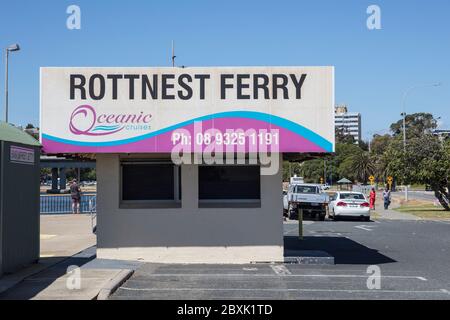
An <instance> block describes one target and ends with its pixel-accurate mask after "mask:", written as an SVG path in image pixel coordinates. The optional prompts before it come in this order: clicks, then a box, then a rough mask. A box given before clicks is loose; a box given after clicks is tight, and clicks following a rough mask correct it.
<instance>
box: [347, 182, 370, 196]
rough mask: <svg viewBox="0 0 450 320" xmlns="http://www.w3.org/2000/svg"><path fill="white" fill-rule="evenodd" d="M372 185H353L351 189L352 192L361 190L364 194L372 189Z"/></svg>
mask: <svg viewBox="0 0 450 320" xmlns="http://www.w3.org/2000/svg"><path fill="white" fill-rule="evenodd" d="M372 187H373V186H362V185H356V184H355V185H353V187H352V191H353V192H361V193H364V194H369V193H370V190H371V189H372Z"/></svg>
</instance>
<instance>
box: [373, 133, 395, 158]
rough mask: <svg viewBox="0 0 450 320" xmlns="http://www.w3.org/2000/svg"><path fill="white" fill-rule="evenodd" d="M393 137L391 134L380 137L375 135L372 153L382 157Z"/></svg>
mask: <svg viewBox="0 0 450 320" xmlns="http://www.w3.org/2000/svg"><path fill="white" fill-rule="evenodd" d="M391 140H392V136H391V135H389V134H385V135H379V134H375V135H374V136H373V138H372V140H371V141H370V151H371V152H372V153H373V154H376V155H382V154H383V153H384V152H385V151H386V149H387V147H388V146H389V144H390V143H391Z"/></svg>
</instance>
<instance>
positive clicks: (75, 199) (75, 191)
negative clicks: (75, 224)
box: [70, 179, 81, 214]
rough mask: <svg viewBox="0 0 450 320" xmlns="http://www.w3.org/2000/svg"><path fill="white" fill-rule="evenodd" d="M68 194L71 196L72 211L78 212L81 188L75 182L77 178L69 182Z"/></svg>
mask: <svg viewBox="0 0 450 320" xmlns="http://www.w3.org/2000/svg"><path fill="white" fill-rule="evenodd" d="M70 195H71V197H72V213H73V214H79V213H80V202H81V189H80V186H79V185H78V183H77V179H73V180H72V183H71V184H70Z"/></svg>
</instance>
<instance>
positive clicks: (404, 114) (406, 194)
mask: <svg viewBox="0 0 450 320" xmlns="http://www.w3.org/2000/svg"><path fill="white" fill-rule="evenodd" d="M441 85H442V83H440V82H438V83H432V84H423V85H418V86H412V87H410V88H408V89H407V90H405V92H404V93H403V99H402V113H401V116H402V117H403V152H404V153H405V154H406V108H405V107H406V98H407V97H408V94H409V93H410V92H411V91H413V90H414V89H417V88H423V87H439V86H441ZM405 201H408V186H407V185H406V184H405Z"/></svg>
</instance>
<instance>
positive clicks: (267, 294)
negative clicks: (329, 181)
mask: <svg viewBox="0 0 450 320" xmlns="http://www.w3.org/2000/svg"><path fill="white" fill-rule="evenodd" d="M304 227H305V233H304V234H305V238H304V240H303V241H299V240H298V223H297V222H286V223H285V224H284V242H285V256H289V255H295V254H296V252H298V250H323V251H326V252H328V253H329V254H330V255H332V256H333V257H334V259H335V265H299V264H249V265H163V264H143V265H142V266H141V267H140V268H138V269H137V270H136V272H135V273H134V275H133V276H132V277H131V278H130V279H129V280H128V281H127V282H125V283H124V284H123V285H122V286H121V287H120V288H119V289H118V290H117V291H116V292H115V294H114V295H113V296H111V299H450V274H449V272H448V270H449V267H450V254H449V250H450V232H449V231H450V222H446V221H421V220H420V221H408V220H402V221H391V220H379V221H372V222H361V221H339V222H334V221H324V222H312V221H307V222H305V225H304ZM249 232H257V230H252V231H249ZM431 261H432V263H431ZM373 265H376V266H378V267H379V268H380V271H381V275H380V278H379V279H380V282H379V283H380V287H379V289H369V288H368V286H367V282H368V277H369V276H370V275H371V274H368V273H367V270H368V267H369V266H373Z"/></svg>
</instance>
